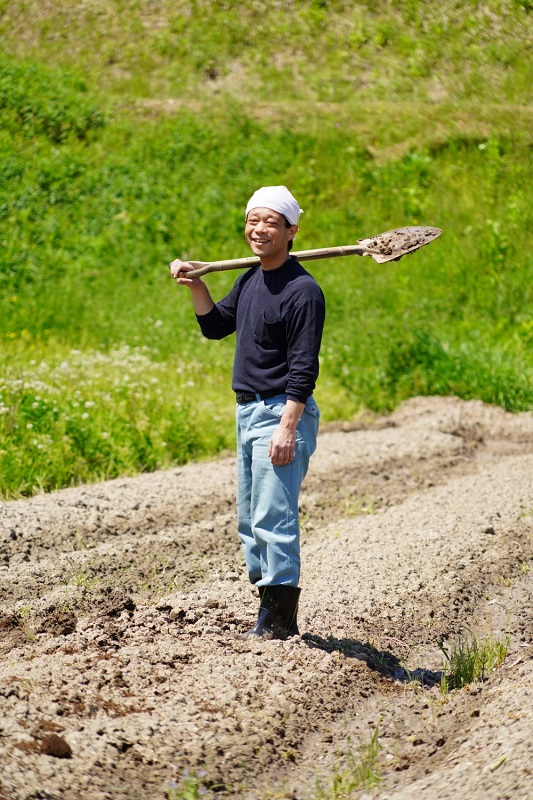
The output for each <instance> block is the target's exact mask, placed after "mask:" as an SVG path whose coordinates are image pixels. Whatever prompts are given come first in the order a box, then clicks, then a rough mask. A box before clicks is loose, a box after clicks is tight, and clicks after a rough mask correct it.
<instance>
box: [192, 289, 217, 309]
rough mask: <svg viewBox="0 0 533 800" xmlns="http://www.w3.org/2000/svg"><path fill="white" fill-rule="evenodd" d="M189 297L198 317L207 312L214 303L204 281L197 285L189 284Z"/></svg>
mask: <svg viewBox="0 0 533 800" xmlns="http://www.w3.org/2000/svg"><path fill="white" fill-rule="evenodd" d="M191 299H192V306H193V308H194V313H195V314H197V315H198V316H199V317H202V316H204V314H209V312H210V311H212V309H213V307H214V305H215V304H214V302H213V300H212V298H211V295H210V294H209V289H208V288H207V286H206V285H205V283H201V284H199V285H198V286H191Z"/></svg>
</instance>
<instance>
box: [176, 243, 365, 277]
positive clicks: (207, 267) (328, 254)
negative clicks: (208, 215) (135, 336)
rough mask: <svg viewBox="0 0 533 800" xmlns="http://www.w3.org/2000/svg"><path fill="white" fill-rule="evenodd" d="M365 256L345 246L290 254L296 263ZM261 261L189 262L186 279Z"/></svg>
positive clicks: (356, 247)
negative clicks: (190, 266)
mask: <svg viewBox="0 0 533 800" xmlns="http://www.w3.org/2000/svg"><path fill="white" fill-rule="evenodd" d="M365 254H368V255H371V251H369V250H368V249H367V248H365V247H361V246H360V245H355V244H354V245H346V246H344V247H322V248H320V249H318V250H300V251H299V252H297V253H291V255H293V256H294V257H295V258H297V259H298V261H314V260H316V259H319V258H336V257H337V256H364V255H365ZM260 263H261V261H260V260H259V259H258V258H256V257H255V256H248V257H247V258H232V259H228V260H227V261H212V262H210V263H209V262H205V261H189V264H192V266H193V267H194V270H192V271H190V272H187V277H188V278H201V277H202V275H207V274H208V272H222V271H223V270H226V269H246V268H249V267H258V266H259V264H260Z"/></svg>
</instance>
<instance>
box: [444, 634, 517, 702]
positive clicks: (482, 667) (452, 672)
mask: <svg viewBox="0 0 533 800" xmlns="http://www.w3.org/2000/svg"><path fill="white" fill-rule="evenodd" d="M509 644H510V639H509V637H505V638H504V639H501V640H498V639H495V638H494V637H492V636H489V637H485V638H483V639H481V640H478V639H477V637H476V636H475V635H474V634H473V633H472V632H471V631H469V632H467V633H462V634H461V636H460V637H459V638H458V640H457V641H456V642H455V643H454V644H452V645H451V646H450V647H449V648H446V647H445V646H444V644H443V643H442V642H439V643H438V646H439V649H440V651H441V652H442V654H443V655H444V658H445V665H444V668H443V671H442V678H441V685H440V688H441V691H442V693H443V694H446V693H447V692H449V691H451V690H452V689H461V688H463V686H467V685H468V684H469V683H473V682H474V681H479V680H481V681H482V680H485V678H486V677H487V675H488V674H489V673H490V672H491V671H492V670H493V669H495V668H496V667H499V666H500V665H501V664H503V662H504V661H505V658H506V656H507V653H508V652H509Z"/></svg>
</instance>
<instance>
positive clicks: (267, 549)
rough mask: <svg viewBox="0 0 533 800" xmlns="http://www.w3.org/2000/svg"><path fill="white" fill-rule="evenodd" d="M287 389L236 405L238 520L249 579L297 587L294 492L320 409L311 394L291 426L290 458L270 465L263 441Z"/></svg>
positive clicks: (297, 534)
mask: <svg viewBox="0 0 533 800" xmlns="http://www.w3.org/2000/svg"><path fill="white" fill-rule="evenodd" d="M286 400H287V395H286V394H281V395H276V397H271V398H269V399H268V400H258V401H255V402H252V403H246V404H243V405H237V412H236V419H237V471H238V489H237V521H238V532H239V537H240V540H241V543H242V547H243V550H244V558H245V561H246V566H247V568H248V575H249V578H250V582H251V583H254V584H257V585H259V586H271V585H276V584H285V585H287V586H298V581H299V579H300V529H299V525H298V497H299V494H300V487H301V485H302V481H303V479H304V478H305V475H306V473H307V468H308V466H309V459H310V458H311V456H312V455H313V453H314V451H315V448H316V438H317V433H318V421H319V416H320V412H319V410H318V407H317V405H316V403H315V402H314V400H313V398H312V397H310V398H309V400H308V401H307V403H306V406H305V410H304V411H303V413H302V416H301V417H300V420H299V421H298V425H297V428H296V450H295V455H294V458H293V460H292V461H291V462H290V463H289V464H285V465H284V466H282V467H278V466H274V465H273V464H272V462H271V461H270V458H269V456H268V446H269V443H270V439H271V437H272V434H273V433H274V431H275V429H276V428H277V426H278V425H279V422H280V419H281V416H282V414H283V411H284V409H285V402H286Z"/></svg>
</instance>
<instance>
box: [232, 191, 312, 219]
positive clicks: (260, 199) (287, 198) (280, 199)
mask: <svg viewBox="0 0 533 800" xmlns="http://www.w3.org/2000/svg"><path fill="white" fill-rule="evenodd" d="M252 208H270V209H271V210H272V211H277V212H278V213H279V214H283V216H284V217H285V218H286V219H288V221H289V222H290V223H291V225H298V220H299V219H300V214H303V211H302V209H301V208H300V206H299V204H298V202H297V200H296V199H295V198H294V197H293V196H292V194H291V193H290V192H289V190H288V189H287V187H286V186H262V187H261V189H258V190H257V192H255V193H254V194H253V195H252V196H251V197H250V199H249V200H248V205H247V206H246V213H245V215H244V216H245V218H246V217H247V216H248V214H249V213H250V211H251V210H252Z"/></svg>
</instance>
